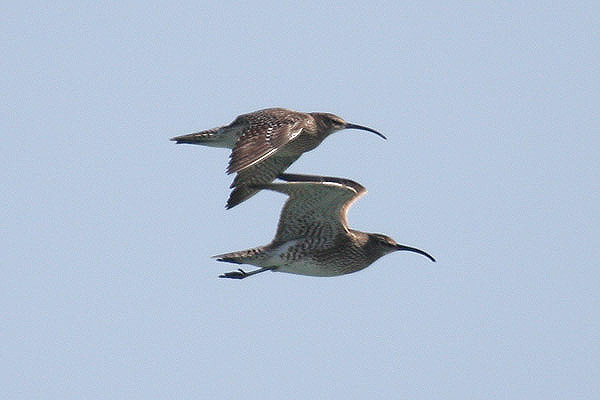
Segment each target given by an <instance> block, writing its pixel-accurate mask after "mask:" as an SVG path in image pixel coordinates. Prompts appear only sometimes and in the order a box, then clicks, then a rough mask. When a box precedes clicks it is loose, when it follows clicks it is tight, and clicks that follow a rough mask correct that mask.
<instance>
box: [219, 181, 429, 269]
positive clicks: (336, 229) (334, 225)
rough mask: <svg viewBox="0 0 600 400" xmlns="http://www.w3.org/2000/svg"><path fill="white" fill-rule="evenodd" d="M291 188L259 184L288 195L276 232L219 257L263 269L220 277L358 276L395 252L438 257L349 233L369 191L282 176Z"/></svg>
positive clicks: (384, 239) (344, 183) (386, 239)
mask: <svg viewBox="0 0 600 400" xmlns="http://www.w3.org/2000/svg"><path fill="white" fill-rule="evenodd" d="M279 178H280V179H281V180H283V181H286V183H263V184H255V185H253V186H252V187H253V188H255V189H269V190H274V191H277V192H281V193H284V194H287V195H288V196H289V198H288V200H287V201H286V203H285V205H284V207H283V210H282V211H281V216H280V218H279V224H278V227H277V233H276V234H275V238H274V239H273V241H272V242H271V243H270V244H268V245H266V246H261V247H255V248H253V249H249V250H243V251H237V252H233V253H226V254H221V255H219V256H215V257H216V258H217V259H218V260H219V261H226V262H232V263H236V264H250V265H255V266H258V267H260V268H259V269H257V270H254V271H251V272H244V271H243V270H241V269H239V270H238V271H233V272H228V273H225V274H223V275H221V276H220V277H222V278H234V279H241V278H245V277H247V276H250V275H254V274H257V273H259V272H263V271H267V270H272V271H279V272H288V273H292V274H300V275H312V276H335V275H343V274H348V273H351V272H356V271H359V270H361V269H363V268H366V267H368V266H369V265H371V264H372V263H373V262H374V261H376V260H377V259H379V258H380V257H382V256H384V255H386V254H388V253H391V252H393V251H398V250H405V251H412V252H415V253H418V254H421V255H424V256H426V257H428V258H429V259H430V260H431V261H435V259H434V258H433V257H431V256H430V255H429V254H427V253H426V252H424V251H423V250H419V249H416V248H413V247H408V246H404V245H401V244H398V243H396V242H395V241H394V240H393V239H391V238H390V237H388V236H385V235H382V234H378V233H366V232H361V231H357V230H354V229H350V228H349V226H348V221H347V218H346V215H347V213H348V209H349V208H350V206H351V205H352V204H353V203H354V202H355V201H356V200H358V199H359V198H360V197H361V196H362V195H363V194H365V193H366V189H365V188H364V187H363V186H361V185H360V184H358V183H356V182H354V181H351V180H348V179H343V178H334V177H325V176H314V175H297V174H280V175H279Z"/></svg>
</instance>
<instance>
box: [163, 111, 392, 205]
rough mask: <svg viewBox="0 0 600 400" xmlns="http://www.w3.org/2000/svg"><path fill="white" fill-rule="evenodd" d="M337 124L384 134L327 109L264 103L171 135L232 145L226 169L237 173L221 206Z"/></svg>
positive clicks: (237, 199)
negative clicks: (210, 126)
mask: <svg viewBox="0 0 600 400" xmlns="http://www.w3.org/2000/svg"><path fill="white" fill-rule="evenodd" d="M342 129H362V130H365V131H369V132H373V133H375V134H376V135H379V136H381V137H382V138H384V139H385V138H386V137H385V136H383V135H382V134H381V133H379V132H377V131H376V130H374V129H371V128H368V127H366V126H361V125H356V124H351V123H348V122H346V121H344V120H343V119H342V118H340V117H338V116H337V115H333V114H330V113H320V112H311V113H303V112H298V111H293V110H288V109H285V108H267V109H264V110H260V111H255V112H252V113H249V114H243V115H240V116H238V117H237V118H236V119H235V120H234V121H233V122H232V123H230V124H229V125H225V126H221V127H217V128H213V129H209V130H206V131H202V132H197V133H191V134H188V135H183V136H177V137H174V138H171V140H173V141H175V142H177V143H188V144H201V145H204V146H212V147H224V148H227V149H232V151H231V155H230V160H229V166H228V167H227V173H228V174H232V173H234V172H235V173H237V176H236V177H235V179H234V180H233V183H232V184H231V186H230V187H231V188H233V191H232V192H231V195H230V196H229V199H228V200H227V205H226V207H227V208H231V207H234V206H236V205H238V204H240V203H241V202H243V201H244V200H246V199H248V198H249V197H251V196H252V195H254V194H255V193H256V192H258V190H259V189H258V187H257V186H256V185H259V184H264V183H269V182H272V181H273V180H274V179H275V178H276V177H277V175H279V174H280V173H282V172H283V171H285V170H286V169H287V168H288V167H289V166H290V165H291V164H292V163H293V162H294V161H296V160H297V159H298V158H299V157H300V156H301V155H302V153H305V152H307V151H310V150H312V149H314V148H316V147H317V146H318V145H319V144H321V142H322V141H323V140H324V139H325V138H326V137H327V136H329V135H331V134H332V133H333V132H336V131H339V130H342ZM253 185H254V187H253Z"/></svg>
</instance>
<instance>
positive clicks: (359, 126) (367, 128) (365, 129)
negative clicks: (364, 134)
mask: <svg viewBox="0 0 600 400" xmlns="http://www.w3.org/2000/svg"><path fill="white" fill-rule="evenodd" d="M346 129H360V130H363V131H369V132H373V133H374V134H376V135H378V136H380V137H382V138H384V139H387V138H386V137H385V136H383V135H382V134H381V133H379V132H377V131H376V130H375V129H371V128H369V127H366V126H362V125H356V124H346Z"/></svg>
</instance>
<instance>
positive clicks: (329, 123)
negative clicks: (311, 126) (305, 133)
mask: <svg viewBox="0 0 600 400" xmlns="http://www.w3.org/2000/svg"><path fill="white" fill-rule="evenodd" d="M311 114H312V116H313V117H315V119H316V121H317V124H318V125H320V127H321V128H322V129H325V130H327V131H329V132H330V133H333V132H336V131H341V130H342V129H360V130H363V131H369V132H373V133H374V134H376V135H378V136H379V137H382V138H383V139H387V138H386V137H385V136H383V135H382V134H381V133H379V132H377V131H376V130H375V129H372V128H369V127H366V126H362V125H356V124H351V123H349V122H346V121H344V119H343V118H341V117H338V116H337V115H335V114H331V113H311Z"/></svg>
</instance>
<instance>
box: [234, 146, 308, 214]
mask: <svg viewBox="0 0 600 400" xmlns="http://www.w3.org/2000/svg"><path fill="white" fill-rule="evenodd" d="M298 157H300V155H292V156H283V155H279V154H274V155H273V156H271V157H269V158H266V159H264V160H262V161H261V162H258V163H256V164H254V165H252V166H250V167H248V168H246V169H243V170H242V171H240V172H238V173H237V175H236V176H235V179H234V180H233V183H232V184H231V188H233V190H232V191H231V194H230V195H229V199H228V200H227V205H226V207H227V208H231V207H235V206H236V205H238V204H240V203H241V202H243V201H245V200H246V199H248V198H249V197H251V196H253V195H254V194H255V193H256V192H258V191H259V190H260V189H259V188H256V187H254V186H252V185H260V184H266V183H270V182H272V181H273V180H274V179H275V178H277V175H279V174H280V173H282V172H283V171H285V170H286V169H287V168H288V167H289V166H290V165H292V163H293V162H294V161H296V160H297V159H298Z"/></svg>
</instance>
